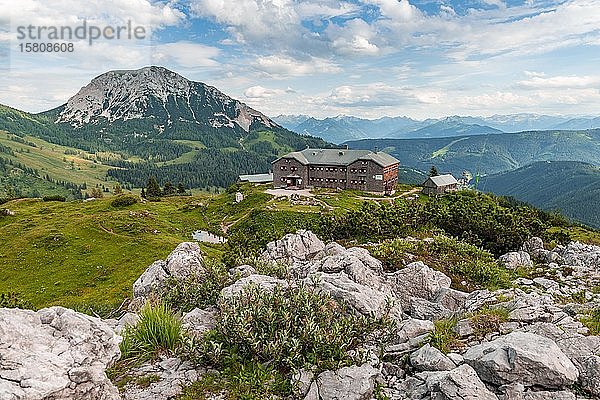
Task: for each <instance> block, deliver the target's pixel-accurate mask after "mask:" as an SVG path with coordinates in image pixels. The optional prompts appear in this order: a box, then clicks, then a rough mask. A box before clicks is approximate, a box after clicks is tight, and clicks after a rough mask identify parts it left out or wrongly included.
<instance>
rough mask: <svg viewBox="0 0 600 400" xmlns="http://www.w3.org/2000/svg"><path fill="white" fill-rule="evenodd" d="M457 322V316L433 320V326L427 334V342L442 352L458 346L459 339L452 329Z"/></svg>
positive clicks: (448, 351)
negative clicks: (431, 330)
mask: <svg viewBox="0 0 600 400" xmlns="http://www.w3.org/2000/svg"><path fill="white" fill-rule="evenodd" d="M457 322H458V318H457V317H451V318H443V319H440V320H437V321H435V322H434V326H435V328H434V329H433V332H431V333H430V334H429V344H430V345H431V346H433V347H435V348H436V349H438V350H440V351H441V352H442V353H444V354H447V353H450V351H452V350H455V349H457V348H459V347H460V341H459V340H458V335H457V333H456V332H455V331H454V327H455V326H456V323H457Z"/></svg>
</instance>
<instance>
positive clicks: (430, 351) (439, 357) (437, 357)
mask: <svg viewBox="0 0 600 400" xmlns="http://www.w3.org/2000/svg"><path fill="white" fill-rule="evenodd" d="M410 363H411V365H412V366H413V367H414V368H415V369H416V370H417V371H449V370H451V369H453V368H455V367H456V365H454V363H453V362H452V361H451V360H450V359H449V358H448V357H446V356H445V355H444V353H442V352H441V351H439V350H438V349H436V348H435V347H431V346H430V345H429V343H427V344H426V345H425V346H423V347H421V348H420V349H419V350H417V351H415V352H414V353H412V354H411V355H410Z"/></svg>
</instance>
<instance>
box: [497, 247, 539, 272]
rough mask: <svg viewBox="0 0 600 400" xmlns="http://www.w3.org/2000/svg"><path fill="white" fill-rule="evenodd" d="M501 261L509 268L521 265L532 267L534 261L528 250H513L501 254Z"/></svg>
mask: <svg viewBox="0 0 600 400" xmlns="http://www.w3.org/2000/svg"><path fill="white" fill-rule="evenodd" d="M500 262H501V263H503V264H504V266H505V267H506V268H508V269H517V268H519V267H525V268H531V267H532V266H533V262H532V261H531V258H530V257H529V253H527V252H526V251H512V252H510V253H506V254H504V255H503V256H500Z"/></svg>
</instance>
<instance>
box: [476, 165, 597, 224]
mask: <svg viewBox="0 0 600 400" xmlns="http://www.w3.org/2000/svg"><path fill="white" fill-rule="evenodd" d="M481 189H482V190H486V191H490V192H494V193H497V194H502V195H507V196H512V197H515V198H517V199H519V200H522V201H526V202H528V203H531V204H533V205H535V206H537V207H541V208H543V209H546V210H560V212H561V213H563V214H564V215H567V216H569V217H570V218H573V219H575V220H577V221H580V222H583V223H585V224H587V225H590V226H594V227H596V228H600V167H598V166H594V165H590V164H586V163H582V162H574V161H563V162H560V161H558V162H557V161H553V162H538V163H534V164H532V165H528V166H526V167H523V168H519V169H517V170H515V171H510V172H506V173H503V174H498V175H491V176H488V177H485V178H482V180H481Z"/></svg>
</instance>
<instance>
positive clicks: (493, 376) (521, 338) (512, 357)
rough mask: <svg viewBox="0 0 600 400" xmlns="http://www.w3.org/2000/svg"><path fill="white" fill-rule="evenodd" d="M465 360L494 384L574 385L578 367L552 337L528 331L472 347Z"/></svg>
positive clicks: (553, 386) (554, 387)
mask: <svg viewBox="0 0 600 400" xmlns="http://www.w3.org/2000/svg"><path fill="white" fill-rule="evenodd" d="M464 359H465V362H466V363H468V364H469V365H471V366H472V367H473V369H475V371H477V375H478V376H479V377H480V378H481V379H482V380H484V381H485V382H489V383H491V384H494V385H504V384H508V383H514V382H517V383H520V384H522V385H524V386H539V387H544V388H550V389H558V388H561V387H565V386H569V385H572V384H573V383H575V382H576V381H577V378H578V377H579V371H578V370H577V368H575V365H573V363H572V362H571V360H569V358H568V357H567V356H566V355H565V354H564V353H563V352H562V351H561V350H560V348H559V347H558V346H557V345H556V343H554V342H553V341H552V340H550V339H547V338H545V337H542V336H539V335H536V334H533V333H526V332H513V333H510V334H508V335H506V336H503V337H500V338H498V339H496V340H493V341H491V342H486V343H482V344H480V345H478V346H474V347H471V348H470V349H469V350H467V351H466V352H465V354H464Z"/></svg>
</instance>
